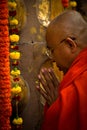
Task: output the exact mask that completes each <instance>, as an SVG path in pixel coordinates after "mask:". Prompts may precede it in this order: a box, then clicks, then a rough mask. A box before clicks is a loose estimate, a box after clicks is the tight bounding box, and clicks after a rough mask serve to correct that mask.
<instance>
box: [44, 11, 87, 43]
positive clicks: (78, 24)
mask: <svg viewBox="0 0 87 130" xmlns="http://www.w3.org/2000/svg"><path fill="white" fill-rule="evenodd" d="M68 36H70V37H75V38H76V39H77V40H78V41H79V44H80V45H81V44H82V42H83V43H84V45H85V44H86V45H87V38H86V37H87V23H86V21H85V20H84V19H83V17H82V16H81V14H80V13H79V12H77V11H73V10H69V11H65V12H63V13H62V14H61V15H59V16H58V17H56V18H55V19H54V20H53V21H52V22H51V23H50V24H49V26H48V28H47V33H46V38H47V41H48V42H49V37H52V38H53V39H52V40H54V39H56V38H57V39H59V40H60V39H64V38H66V37H68ZM57 39H56V40H57ZM57 41H58V40H57Z"/></svg>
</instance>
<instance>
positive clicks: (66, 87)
mask: <svg viewBox="0 0 87 130" xmlns="http://www.w3.org/2000/svg"><path fill="white" fill-rule="evenodd" d="M42 130H87V48H86V49H84V50H83V51H82V52H81V53H80V54H79V55H78V57H77V58H76V59H75V61H74V62H73V64H72V66H71V67H70V69H69V71H68V72H67V73H66V75H65V76H64V78H63V81H62V82H61V84H60V91H59V97H58V98H57V100H56V101H55V102H54V103H53V104H52V106H50V107H49V108H46V112H45V115H44V121H43V125H42Z"/></svg>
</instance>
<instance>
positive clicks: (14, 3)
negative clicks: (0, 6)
mask: <svg viewBox="0 0 87 130" xmlns="http://www.w3.org/2000/svg"><path fill="white" fill-rule="evenodd" d="M16 6H17V3H16V2H15V1H13V2H11V1H9V2H8V7H9V8H13V9H16Z"/></svg>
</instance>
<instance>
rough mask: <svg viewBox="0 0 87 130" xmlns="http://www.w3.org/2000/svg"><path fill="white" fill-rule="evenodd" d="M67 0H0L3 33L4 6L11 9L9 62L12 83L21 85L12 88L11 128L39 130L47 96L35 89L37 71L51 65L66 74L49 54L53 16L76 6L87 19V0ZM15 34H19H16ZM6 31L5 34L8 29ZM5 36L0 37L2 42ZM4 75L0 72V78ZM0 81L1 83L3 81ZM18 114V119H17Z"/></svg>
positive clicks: (58, 75)
mask: <svg viewBox="0 0 87 130" xmlns="http://www.w3.org/2000/svg"><path fill="white" fill-rule="evenodd" d="M64 2H65V5H64V3H63V2H62V0H8V1H7V0H0V35H1V33H2V32H1V31H2V29H1V27H2V24H3V23H2V14H3V10H4V9H3V7H2V6H4V4H5V3H8V5H7V6H5V7H7V9H8V12H9V13H8V14H9V16H8V22H9V24H8V26H7V27H8V35H9V37H10V39H11V40H13V41H11V44H10V45H9V53H10V59H9V62H10V63H9V64H7V65H8V67H9V70H10V74H9V75H10V79H11V80H10V81H11V87H12V88H14V86H15V85H16V87H20V86H21V89H20V88H19V90H18V91H20V94H18V93H17V92H18V91H16V90H13V89H12V90H11V91H12V93H11V107H12V113H11V117H10V124H11V130H40V125H41V122H42V117H43V106H44V102H45V100H44V99H43V97H41V95H40V94H39V93H38V91H37V90H36V84H38V74H39V73H40V70H41V68H43V67H46V68H50V67H52V68H53V69H54V72H55V74H56V75H57V77H58V79H59V81H61V80H62V78H63V72H61V71H59V69H58V68H57V66H56V63H55V62H53V61H52V60H50V59H49V58H48V56H47V54H46V41H45V32H46V28H47V26H48V24H49V23H50V22H51V20H52V19H53V18H55V17H56V16H57V15H60V14H61V13H62V12H63V11H64V10H77V11H79V12H80V13H81V14H82V15H83V17H84V19H85V20H87V1H86V0H75V1H74V0H65V1H64ZM71 2H72V3H71ZM70 3H71V4H70ZM5 7H4V8H5ZM4 11H5V10H4ZM4 13H5V12H4ZM12 20H13V21H12ZM3 25H4V26H5V24H3ZM13 34H14V35H15V34H16V35H15V36H14V38H13V36H12V35H13ZM3 35H5V36H6V34H5V33H3ZM17 35H18V37H17ZM1 36H2V35H1ZM5 36H3V37H5ZM11 36H12V37H11ZM12 38H13V39H12ZM2 39H3V38H2ZM2 39H1V38H0V42H1V41H2ZM0 52H1V51H0ZM1 54H2V53H0V55H1ZM5 55H8V53H7V54H5ZM1 58H2V55H1V56H0V59H1ZM7 58H8V57H7ZM1 62H3V61H2V60H1ZM1 65H2V64H1ZM3 69H4V68H3ZM9 70H8V71H9ZM0 73H1V70H0ZM1 76H2V75H1V74H0V80H1V79H2V78H1ZM7 78H8V79H9V77H7ZM19 79H20V80H19ZM3 82H4V81H3ZM0 83H1V84H2V81H0ZM0 91H1V89H0ZM15 95H16V96H15ZM0 98H2V97H1V96H0ZM3 101H4V100H3ZM0 102H1V99H0ZM0 105H1V104H0ZM1 108H2V107H1V106H0V111H2V110H1ZM2 109H3V108H2ZM0 114H1V112H0ZM16 116H17V117H19V120H16ZM17 119H18V118H17ZM0 120H1V119H0ZM18 122H19V123H18ZM22 122H23V124H22ZM20 124H21V125H20ZM0 125H1V124H0ZM3 130H5V129H3ZM7 130H9V129H7Z"/></svg>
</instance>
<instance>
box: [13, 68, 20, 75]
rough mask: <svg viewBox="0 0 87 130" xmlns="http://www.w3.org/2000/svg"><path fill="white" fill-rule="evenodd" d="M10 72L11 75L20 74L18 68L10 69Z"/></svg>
mask: <svg viewBox="0 0 87 130" xmlns="http://www.w3.org/2000/svg"><path fill="white" fill-rule="evenodd" d="M11 74H12V75H13V76H18V75H20V74H21V72H20V70H18V69H17V70H12V71H11Z"/></svg>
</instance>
